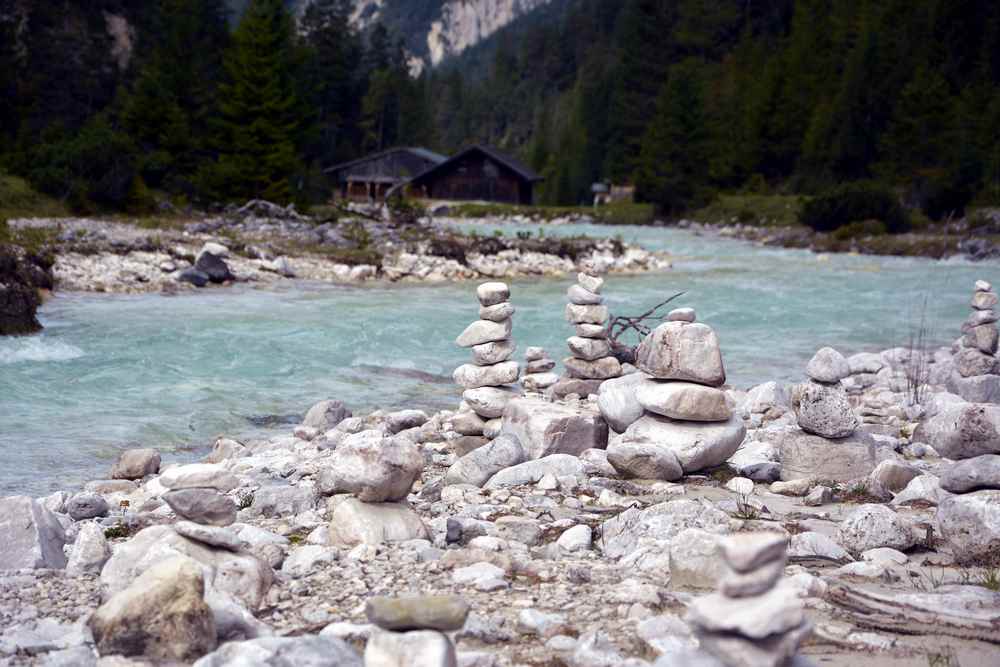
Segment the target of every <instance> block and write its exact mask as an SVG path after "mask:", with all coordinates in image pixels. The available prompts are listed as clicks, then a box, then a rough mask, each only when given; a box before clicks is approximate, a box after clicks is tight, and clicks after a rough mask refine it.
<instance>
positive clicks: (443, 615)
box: [365, 595, 469, 667]
mask: <svg viewBox="0 0 1000 667" xmlns="http://www.w3.org/2000/svg"><path fill="white" fill-rule="evenodd" d="M365 615H366V616H367V617H368V620H369V621H370V622H371V623H372V625H374V626H375V628H376V629H375V630H374V631H373V632H372V634H371V636H370V637H369V638H368V643H367V644H366V646H365V665H412V666H413V667H423V666H425V665H426V666H427V667H431V666H433V667H438V666H439V665H440V666H444V665H455V664H456V658H455V645H454V644H452V641H451V638H450V637H449V636H448V635H447V634H445V633H446V632H454V631H456V630H461V629H462V627H463V626H464V625H465V619H466V617H467V616H468V615H469V605H468V604H467V603H466V602H465V601H464V600H463V599H462V598H460V597H458V596H455V595H413V596H407V597H374V598H369V599H368V601H367V602H366V603H365Z"/></svg>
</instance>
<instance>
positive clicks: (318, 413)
mask: <svg viewBox="0 0 1000 667" xmlns="http://www.w3.org/2000/svg"><path fill="white" fill-rule="evenodd" d="M351 416H352V415H351V411H350V410H349V409H348V408H347V406H346V405H344V403H343V401H338V400H334V399H329V400H325V401H320V402H319V403H316V404H315V405H313V406H312V407H311V408H309V411H308V412H307V413H306V416H305V419H303V420H302V425H303V426H311V427H312V428H315V429H318V430H319V432H320V433H325V432H326V431H329V430H330V429H331V428H333V427H334V426H336V425H337V424H339V423H340V422H342V421H344V420H345V419H347V418H348V417H351Z"/></svg>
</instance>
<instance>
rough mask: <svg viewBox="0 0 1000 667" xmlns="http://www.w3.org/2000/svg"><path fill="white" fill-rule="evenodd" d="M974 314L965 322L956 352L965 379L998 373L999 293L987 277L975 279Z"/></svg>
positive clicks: (957, 364)
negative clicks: (997, 307)
mask: <svg viewBox="0 0 1000 667" xmlns="http://www.w3.org/2000/svg"><path fill="white" fill-rule="evenodd" d="M969 305H971V306H972V313H970V314H969V317H968V319H966V320H965V322H964V323H963V324H962V337H961V338H960V339H959V340H958V351H957V353H956V354H955V370H957V371H958V374H959V375H961V376H962V377H964V378H969V377H975V376H977V375H997V373H998V371H1000V366H998V364H997V356H996V354H997V333H998V332H997V324H996V323H997V314H996V311H995V310H994V308H995V307H996V305H997V295H996V293H995V292H994V291H993V286H992V285H990V284H989V283H988V282H986V281H985V280H977V281H976V291H975V292H973V293H972V301H971V302H970V304H969Z"/></svg>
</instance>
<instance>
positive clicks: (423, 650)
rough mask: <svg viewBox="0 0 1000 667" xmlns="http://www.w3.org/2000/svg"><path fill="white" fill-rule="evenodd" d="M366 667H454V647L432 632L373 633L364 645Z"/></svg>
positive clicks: (378, 631) (442, 636) (441, 635)
mask: <svg viewBox="0 0 1000 667" xmlns="http://www.w3.org/2000/svg"><path fill="white" fill-rule="evenodd" d="M364 662H365V667H456V666H457V664H458V662H457V660H456V657H455V646H454V645H453V644H452V643H451V640H450V639H448V636H447V635H445V634H442V633H440V632H436V631H434V630H414V631H412V632H387V631H385V630H375V631H374V632H372V634H371V637H369V638H368V643H367V644H366V645H365V657H364Z"/></svg>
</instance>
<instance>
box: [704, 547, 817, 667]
mask: <svg viewBox="0 0 1000 667" xmlns="http://www.w3.org/2000/svg"><path fill="white" fill-rule="evenodd" d="M720 551H721V555H722V558H723V560H724V561H725V565H726V574H725V576H724V577H723V579H722V581H721V582H720V586H719V590H718V591H717V592H715V593H712V594H711V595H707V596H705V597H701V598H698V599H696V600H695V601H694V602H692V603H691V606H690V607H688V615H687V621H688V623H690V624H691V626H692V627H693V628H694V633H695V636H696V637H697V638H698V641H699V643H700V644H701V648H702V649H703V650H705V651H708V652H709V653H711V654H713V655H714V656H715V657H717V658H718V659H719V660H720V661H722V662H723V663H725V664H726V665H729V666H730V667H781V666H782V665H788V664H790V663H791V662H792V660H793V659H794V657H795V654H796V653H797V652H798V649H799V646H800V645H801V644H802V642H803V641H805V640H806V639H807V638H808V637H809V635H810V634H811V633H812V623H811V622H810V621H809V619H808V618H806V615H805V608H804V604H803V602H802V600H801V599H800V598H799V597H798V595H797V593H796V591H795V589H794V588H791V587H788V588H786V587H782V586H776V584H777V583H778V580H779V579H780V578H781V575H782V574H784V571H785V565H786V563H787V561H788V538H787V537H785V536H784V535H780V534H778V533H736V534H735V535H730V536H728V537H726V538H724V539H723V540H722V541H721V543H720Z"/></svg>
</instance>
